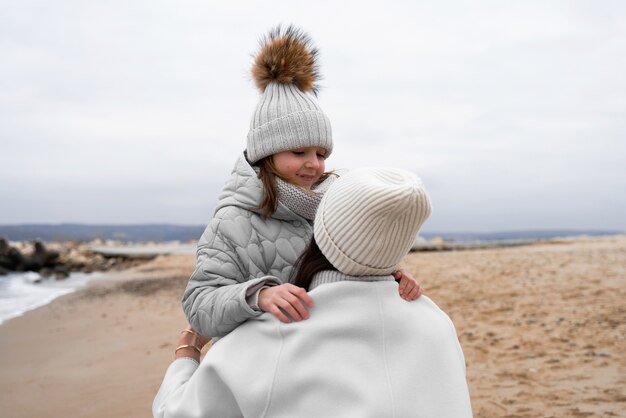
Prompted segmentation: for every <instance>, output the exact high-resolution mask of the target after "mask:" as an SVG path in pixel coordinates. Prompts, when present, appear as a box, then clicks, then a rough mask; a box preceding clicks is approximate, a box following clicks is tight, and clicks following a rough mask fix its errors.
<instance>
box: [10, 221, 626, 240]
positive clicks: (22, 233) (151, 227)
mask: <svg viewBox="0 0 626 418" xmlns="http://www.w3.org/2000/svg"><path fill="white" fill-rule="evenodd" d="M204 228H205V225H171V224H138V225H98V224H71V223H66V224H21V225H0V237H5V238H7V239H9V240H11V241H32V240H34V239H40V240H43V241H72V240H73V241H92V240H94V239H97V238H99V239H103V240H108V239H111V240H116V241H123V242H147V241H154V242H163V241H183V242H186V241H195V240H197V239H198V238H200V235H202V232H203V231H204ZM622 233H624V232H623V231H604V230H536V231H504V232H423V233H421V234H420V236H421V237H422V238H424V239H427V240H430V239H432V238H435V237H439V238H443V239H444V240H445V241H454V242H475V241H502V240H536V239H548V238H554V237H570V236H579V235H590V236H598V235H616V234H622Z"/></svg>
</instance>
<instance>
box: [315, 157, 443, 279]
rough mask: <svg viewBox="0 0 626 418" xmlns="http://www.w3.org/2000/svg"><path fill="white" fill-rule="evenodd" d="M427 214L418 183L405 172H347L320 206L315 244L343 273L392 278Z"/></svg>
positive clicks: (426, 201)
mask: <svg viewBox="0 0 626 418" xmlns="http://www.w3.org/2000/svg"><path fill="white" fill-rule="evenodd" d="M431 210H432V209H431V205H430V199H429V198H428V194H427V193H426V190H425V189H424V186H423V184H422V181H421V180H420V179H419V178H418V177H417V176H416V175H415V174H413V173H411V172H409V171H406V170H401V169H396V168H359V169H354V170H350V171H349V172H348V173H347V174H344V175H342V176H340V177H339V178H338V179H337V180H335V182H334V183H333V184H332V186H331V187H330V188H329V189H328V191H327V192H326V193H325V195H324V198H323V199H322V201H321V203H320V205H319V207H318V210H317V215H316V217H315V223H314V237H315V242H316V243H317V245H318V246H319V248H320V250H321V251H322V253H323V254H324V255H325V256H326V258H327V259H328V261H330V262H331V264H332V265H333V266H334V267H335V268H336V269H337V270H339V271H340V272H342V273H344V274H347V275H351V276H383V275H387V274H391V273H393V272H394V271H396V270H397V268H398V264H399V263H400V261H401V260H402V259H403V258H404V257H405V256H406V255H407V254H408V252H409V250H410V249H411V246H412V245H413V242H414V241H415V238H416V236H417V233H418V231H419V229H420V227H421V226H422V224H423V223H424V222H425V221H426V219H427V218H428V217H429V216H430V213H431Z"/></svg>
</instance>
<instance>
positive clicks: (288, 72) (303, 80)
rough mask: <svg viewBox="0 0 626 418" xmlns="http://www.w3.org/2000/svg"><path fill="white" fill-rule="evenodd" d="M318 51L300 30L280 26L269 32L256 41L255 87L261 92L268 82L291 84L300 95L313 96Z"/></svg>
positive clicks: (315, 90)
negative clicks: (283, 28)
mask: <svg viewBox="0 0 626 418" xmlns="http://www.w3.org/2000/svg"><path fill="white" fill-rule="evenodd" d="M317 56H318V50H317V48H315V47H314V46H313V45H312V42H311V39H310V38H309V37H308V36H307V35H306V34H305V33H304V32H302V31H301V30H300V29H297V28H295V27H293V26H289V27H288V28H287V29H285V30H282V29H281V27H280V26H277V27H276V28H274V29H272V30H271V31H270V32H269V33H268V34H267V35H266V36H265V37H264V38H263V39H261V41H260V49H259V51H258V53H257V54H256V57H255V60H254V64H253V65H252V78H253V79H254V82H255V83H256V86H257V87H258V88H259V90H261V92H263V91H265V88H266V87H267V86H268V84H269V83H271V82H275V83H283V84H294V85H295V86H296V87H297V88H298V89H300V90H301V91H303V92H312V93H313V94H315V95H317V92H318V89H319V88H318V86H317V85H316V84H315V82H316V81H317V80H318V79H320V75H319V70H318V64H317Z"/></svg>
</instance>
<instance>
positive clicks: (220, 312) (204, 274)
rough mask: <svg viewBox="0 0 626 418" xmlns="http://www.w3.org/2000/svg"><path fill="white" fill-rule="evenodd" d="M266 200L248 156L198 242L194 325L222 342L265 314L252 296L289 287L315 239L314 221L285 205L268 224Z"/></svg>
mask: <svg viewBox="0 0 626 418" xmlns="http://www.w3.org/2000/svg"><path fill="white" fill-rule="evenodd" d="M261 198H262V184H261V181H260V180H259V179H258V177H257V174H256V172H255V171H254V169H253V168H252V167H251V166H250V164H249V163H248V161H247V160H246V158H245V156H244V155H242V156H240V157H239V159H238V160H237V163H236V164H235V168H234V169H233V172H232V176H231V178H230V180H229V181H228V182H227V183H226V185H225V186H224V189H223V190H222V193H221V194H220V196H219V201H218V204H217V207H216V209H215V215H214V217H213V219H212V220H211V222H210V223H209V225H208V226H207V227H206V230H205V231H204V233H203V234H202V237H201V238H200V240H199V241H198V249H197V261H196V270H195V271H194V272H193V274H192V275H191V278H190V279H189V283H188V285H187V289H186V290H185V293H184V296H183V309H184V311H185V315H186V316H187V320H188V321H189V324H190V325H191V326H192V328H194V329H195V330H196V331H198V332H200V333H201V334H203V335H206V336H211V337H222V336H224V335H226V334H228V333H229V332H230V331H232V330H233V329H235V328H236V327H237V326H238V325H239V324H241V323H242V322H244V321H246V320H247V319H249V318H252V317H256V316H259V315H261V313H262V312H258V311H255V310H253V309H252V308H251V307H250V305H248V303H247V301H246V296H247V294H249V293H250V291H251V290H252V289H254V288H258V287H259V286H260V285H261V284H263V283H271V284H281V283H286V282H288V281H289V278H290V276H291V272H292V270H293V265H294V263H295V261H296V259H297V258H298V257H299V256H300V254H302V252H303V251H304V249H305V248H306V246H307V245H308V244H309V242H310V240H311V237H312V236H313V228H312V226H311V224H310V223H309V221H307V220H306V219H305V218H303V217H301V216H299V215H297V214H296V213H294V212H292V211H291V210H290V209H288V208H287V207H286V206H284V205H282V204H281V203H280V202H279V204H278V209H277V211H276V213H274V214H273V215H272V216H271V217H270V218H269V219H263V218H262V216H261V212H260V210H259V209H258V208H257V206H258V205H259V202H260V201H261Z"/></svg>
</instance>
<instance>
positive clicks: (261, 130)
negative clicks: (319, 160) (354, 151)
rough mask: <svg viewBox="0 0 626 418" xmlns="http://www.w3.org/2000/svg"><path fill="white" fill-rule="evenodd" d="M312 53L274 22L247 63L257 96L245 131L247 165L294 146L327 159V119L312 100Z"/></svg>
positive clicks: (297, 34)
mask: <svg viewBox="0 0 626 418" xmlns="http://www.w3.org/2000/svg"><path fill="white" fill-rule="evenodd" d="M317 55H318V51H317V49H316V48H314V47H313V46H312V45H311V41H310V39H309V37H308V36H307V35H305V34H304V33H303V32H302V31H300V30H298V29H296V28H294V27H292V26H290V27H288V28H287V29H286V30H284V31H283V30H282V29H281V28H280V26H279V27H277V28H275V29H273V30H271V31H270V32H269V34H268V35H267V36H266V37H265V38H264V39H263V40H262V41H261V48H260V50H259V52H258V53H257V54H256V57H255V61H254V65H253V66H252V77H253V79H254V81H255V83H256V85H257V87H258V88H259V90H260V91H261V100H259V103H258V105H257V107H256V109H255V111H254V114H253V116H252V121H251V122H250V131H249V132H248V144H247V147H246V155H247V157H248V161H249V162H250V163H252V164H254V163H256V162H257V161H259V160H260V159H262V158H264V157H267V156H269V155H272V154H276V153H278V152H282V151H287V150H291V149H297V148H305V147H322V148H325V149H326V157H328V156H329V155H330V153H331V152H332V149H333V138H332V131H331V127H330V120H329V119H328V117H327V116H326V115H325V114H324V112H323V111H322V109H321V108H320V106H319V104H318V103H317V100H316V99H315V96H316V95H317V92H318V87H317V86H316V84H315V82H316V81H317V80H318V79H319V78H320V76H319V72H318V65H317V62H316V59H317Z"/></svg>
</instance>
